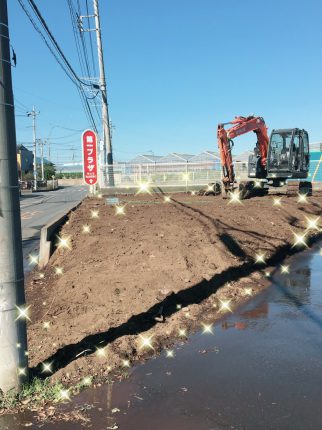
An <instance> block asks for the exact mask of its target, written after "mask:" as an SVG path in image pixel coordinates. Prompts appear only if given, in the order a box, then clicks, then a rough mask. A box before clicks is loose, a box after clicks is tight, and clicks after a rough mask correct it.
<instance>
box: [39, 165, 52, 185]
mask: <svg viewBox="0 0 322 430" xmlns="http://www.w3.org/2000/svg"><path fill="white" fill-rule="evenodd" d="M37 173H38V178H39V179H41V167H40V166H38V168H37ZM55 175H56V166H55V164H53V163H44V179H45V181H46V180H48V179H52V176H55Z"/></svg>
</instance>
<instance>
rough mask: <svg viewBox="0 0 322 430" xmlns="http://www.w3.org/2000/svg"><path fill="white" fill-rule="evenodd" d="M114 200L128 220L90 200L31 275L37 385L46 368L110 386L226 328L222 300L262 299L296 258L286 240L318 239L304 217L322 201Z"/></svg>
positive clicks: (231, 304)
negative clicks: (145, 361)
mask: <svg viewBox="0 0 322 430" xmlns="http://www.w3.org/2000/svg"><path fill="white" fill-rule="evenodd" d="M120 198H121V199H122V202H121V203H120V206H121V207H123V208H124V214H122V211H123V209H119V214H116V209H115V208H114V207H112V206H108V205H106V204H105V199H86V200H85V201H84V202H83V203H82V204H81V206H80V207H79V208H78V209H77V210H76V211H75V212H74V213H72V214H71V216H70V218H69V221H68V223H67V224H66V225H65V226H64V227H63V229H62V231H61V236H62V237H64V238H69V242H68V240H67V246H68V247H69V248H68V247H67V248H60V249H57V250H56V251H55V253H54V255H53V256H52V258H51V260H50V263H49V264H48V266H47V267H46V269H45V270H44V271H43V275H44V277H41V276H40V275H39V273H38V272H36V271H35V272H34V273H32V274H31V275H30V278H29V280H28V284H27V302H28V305H31V320H32V322H31V323H29V327H28V337H29V348H30V349H29V357H30V365H31V367H32V372H33V374H35V375H38V376H44V374H43V373H42V365H41V363H42V362H44V361H45V362H50V363H52V369H53V372H54V376H53V378H56V379H57V378H59V379H62V380H63V381H64V382H66V383H69V382H76V381H78V380H79V379H80V378H82V377H84V376H87V375H91V376H106V375H109V374H110V372H111V371H112V370H113V369H116V368H122V366H123V367H124V366H125V367H126V366H127V365H128V364H129V362H131V361H133V360H135V359H137V358H145V357H147V356H148V355H151V353H155V352H157V351H158V350H160V348H161V347H167V346H170V345H171V344H173V342H175V341H177V340H178V339H180V337H181V338H182V337H185V331H184V330H189V329H190V328H195V327H200V324H201V323H202V322H205V323H206V322H213V321H214V320H215V319H217V318H220V317H222V316H223V315H224V312H225V311H227V308H226V309H225V306H223V303H222V301H223V300H230V302H229V305H228V307H231V308H232V309H233V308H234V307H235V306H237V305H238V304H239V303H241V302H243V301H245V300H247V299H249V297H250V295H251V294H254V293H256V292H258V291H261V289H262V288H264V287H265V286H266V285H267V284H268V275H269V273H270V272H271V271H272V269H270V268H269V267H270V266H276V265H277V266H278V263H279V262H280V261H281V259H282V258H284V257H286V256H287V255H290V254H291V253H293V252H294V251H295V250H296V249H297V248H298V247H297V246H296V247H293V245H294V241H296V237H295V236H294V233H297V234H304V233H305V239H306V240H309V238H310V237H311V238H312V237H313V240H314V238H317V236H318V234H320V233H319V231H318V230H319V229H315V228H314V226H312V225H311V229H308V220H307V218H309V219H316V218H317V217H318V216H320V215H321V203H320V202H321V195H315V196H314V197H310V198H309V199H308V202H307V203H305V202H301V203H298V201H297V198H295V197H286V196H284V197H282V199H281V202H280V204H278V202H276V201H275V200H274V199H276V197H274V196H266V197H261V198H253V199H250V200H247V201H243V202H242V203H238V202H237V203H232V202H229V201H227V200H223V199H222V198H221V197H213V196H202V197H201V196H189V195H173V196H171V200H170V201H169V199H165V198H164V196H162V195H138V196H127V197H120ZM301 247H302V248H303V247H304V245H303V244H302V245H301V244H299V249H301ZM256 260H258V261H257V262H256ZM261 260H262V261H261ZM263 261H264V262H265V264H264V263H263ZM57 268H58V273H56V269H57ZM59 269H62V274H59ZM224 303H226V302H224ZM142 336H145V337H144V338H143V337H142ZM151 336H152V337H151ZM147 338H151V339H152V340H153V342H152V340H151V339H150V341H151V342H150V341H148V340H147ZM150 343H151V344H152V345H149V344H150ZM152 348H153V349H152Z"/></svg>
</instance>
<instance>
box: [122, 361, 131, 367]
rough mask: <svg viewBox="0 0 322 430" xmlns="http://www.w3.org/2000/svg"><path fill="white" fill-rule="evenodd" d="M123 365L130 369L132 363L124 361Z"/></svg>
mask: <svg viewBox="0 0 322 430" xmlns="http://www.w3.org/2000/svg"><path fill="white" fill-rule="evenodd" d="M122 365H123V367H130V361H129V360H123V361H122Z"/></svg>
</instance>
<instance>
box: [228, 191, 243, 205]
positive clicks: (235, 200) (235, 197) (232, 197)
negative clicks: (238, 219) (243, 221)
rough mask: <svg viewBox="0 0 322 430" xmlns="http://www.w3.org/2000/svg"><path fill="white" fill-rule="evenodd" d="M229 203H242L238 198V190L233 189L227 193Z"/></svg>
mask: <svg viewBox="0 0 322 430" xmlns="http://www.w3.org/2000/svg"><path fill="white" fill-rule="evenodd" d="M230 203H239V204H242V201H241V199H240V193H239V191H233V192H230V193H229V202H228V204H230Z"/></svg>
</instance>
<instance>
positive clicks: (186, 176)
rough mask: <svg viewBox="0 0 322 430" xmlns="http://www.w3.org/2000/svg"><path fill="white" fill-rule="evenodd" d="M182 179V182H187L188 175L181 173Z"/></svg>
mask: <svg viewBox="0 0 322 430" xmlns="http://www.w3.org/2000/svg"><path fill="white" fill-rule="evenodd" d="M182 179H183V180H184V181H189V173H183V174H182Z"/></svg>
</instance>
